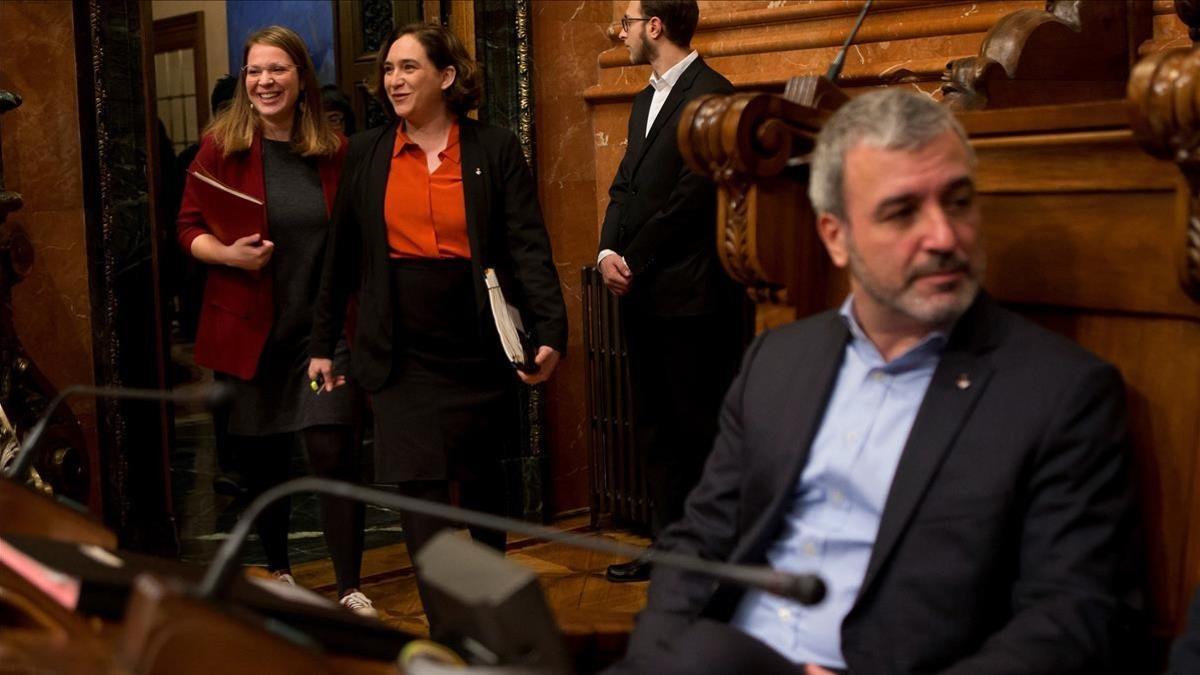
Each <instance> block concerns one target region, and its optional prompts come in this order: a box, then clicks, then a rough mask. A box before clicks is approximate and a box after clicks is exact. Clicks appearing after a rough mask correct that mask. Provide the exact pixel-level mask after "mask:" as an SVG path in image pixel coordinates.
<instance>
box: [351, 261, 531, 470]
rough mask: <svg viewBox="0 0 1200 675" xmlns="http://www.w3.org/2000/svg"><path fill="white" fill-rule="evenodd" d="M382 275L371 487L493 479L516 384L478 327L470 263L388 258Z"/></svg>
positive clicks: (511, 427) (511, 436)
mask: <svg viewBox="0 0 1200 675" xmlns="http://www.w3.org/2000/svg"><path fill="white" fill-rule="evenodd" d="M391 268H392V275H391V279H392V314H393V316H394V317H395V329H394V331H393V333H392V334H393V336H394V338H393V339H394V340H395V344H394V345H393V349H392V354H393V357H392V372H391V376H390V377H389V378H388V382H387V384H385V385H384V386H383V388H382V389H380V390H379V391H377V392H375V393H374V394H373V395H372V401H373V403H374V408H375V480H376V481H378V482H381V483H396V482H402V481H410V480H445V479H459V480H474V479H479V478H485V477H487V476H489V475H494V476H497V477H498V476H499V474H498V471H499V465H500V459H501V458H503V457H504V456H506V454H507V453H508V451H509V449H510V447H511V445H512V443H513V442H515V439H516V436H517V433H518V419H519V418H518V416H517V402H516V386H517V379H516V375H515V373H514V371H513V369H512V367H511V366H510V365H508V363H507V362H506V361H505V360H504V357H503V352H502V351H501V348H500V341H499V338H498V337H497V336H496V334H495V331H493V330H485V328H490V325H489V324H486V323H484V322H481V320H480V315H479V310H478V306H477V305H476V302H475V283H474V279H473V277H472V271H471V261H469V260H464V259H429V258H414V259H410V258H397V259H393V260H392V265H391ZM497 479H498V478H497Z"/></svg>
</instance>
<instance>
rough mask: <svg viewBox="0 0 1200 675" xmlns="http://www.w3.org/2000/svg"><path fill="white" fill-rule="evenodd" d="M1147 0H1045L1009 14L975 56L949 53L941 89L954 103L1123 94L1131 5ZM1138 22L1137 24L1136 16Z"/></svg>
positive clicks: (1001, 104)
mask: <svg viewBox="0 0 1200 675" xmlns="http://www.w3.org/2000/svg"><path fill="white" fill-rule="evenodd" d="M1148 9H1149V3H1132V4H1131V5H1129V6H1127V5H1126V3H1123V2H1109V1H1107V0H1048V1H1047V2H1046V9H1045V10H1037V9H1023V10H1019V11H1016V12H1013V13H1012V14H1009V15H1007V16H1005V17H1004V18H1003V19H1001V20H1000V21H998V22H996V24H995V25H994V26H992V28H991V30H989V31H988V32H987V35H985V36H984V38H983V44H982V45H981V46H980V48H979V54H978V55H977V56H969V57H967V58H964V59H956V60H954V61H951V62H950V63H949V64H948V65H947V67H946V72H945V73H944V74H943V75H942V79H943V81H944V82H945V84H943V85H942V89H941V92H942V96H943V99H944V100H945V101H946V103H947V104H948V105H950V106H951V107H952V108H954V109H955V110H979V109H983V108H989V109H995V108H1010V107H1014V106H1020V105H1049V104H1054V103H1078V102H1083V101H1096V100H1103V99H1113V98H1120V97H1121V95H1122V91H1123V89H1124V83H1125V81H1126V78H1127V76H1128V74H1129V54H1128V50H1129V43H1130V36H1129V30H1130V25H1131V12H1141V11H1147V10H1148ZM1138 25H1140V24H1138Z"/></svg>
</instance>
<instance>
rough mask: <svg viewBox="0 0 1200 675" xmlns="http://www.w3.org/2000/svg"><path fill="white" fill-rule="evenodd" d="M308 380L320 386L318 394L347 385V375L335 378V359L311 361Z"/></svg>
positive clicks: (314, 359) (309, 362)
mask: <svg viewBox="0 0 1200 675" xmlns="http://www.w3.org/2000/svg"><path fill="white" fill-rule="evenodd" d="M308 379H309V380H311V381H312V382H316V383H317V384H318V385H320V388H319V389H317V390H316V392H317V393H318V394H319V393H321V392H322V391H333V390H334V389H335V388H337V387H340V386H342V385H343V384H346V376H345V375H337V376H334V374H333V359H320V358H313V359H309V361H308Z"/></svg>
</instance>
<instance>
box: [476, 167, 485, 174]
mask: <svg viewBox="0 0 1200 675" xmlns="http://www.w3.org/2000/svg"><path fill="white" fill-rule="evenodd" d="M475 175H476V176H482V175H483V169H481V168H479V167H475Z"/></svg>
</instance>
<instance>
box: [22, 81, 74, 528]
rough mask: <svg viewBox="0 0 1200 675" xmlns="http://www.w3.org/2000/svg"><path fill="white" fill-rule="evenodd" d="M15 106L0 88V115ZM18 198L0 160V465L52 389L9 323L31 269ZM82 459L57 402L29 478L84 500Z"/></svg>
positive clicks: (63, 409)
mask: <svg viewBox="0 0 1200 675" xmlns="http://www.w3.org/2000/svg"><path fill="white" fill-rule="evenodd" d="M20 105H21V97H20V96H19V95H17V94H16V93H14V92H11V91H3V90H0V115H3V114H4V113H7V112H9V111H11V110H15V109H16V108H18V107H20ZM23 203H24V202H23V200H22V198H21V195H20V193H18V192H13V191H10V190H7V189H5V186H4V164H3V161H0V415H3V416H5V418H6V419H5V420H4V424H2V425H0V426H3V427H4V431H0V439H3V440H6V441H7V443H5V444H4V447H0V465H3V464H5V463H7V462H10V461H12V459H13V457H14V454H13V451H14V450H15V448H16V443H15V441H16V439H17V437H18V436H23V435H24V432H25V431H26V430H28V429H30V428H32V427H33V425H34V424H35V423H36V422H37V420H38V418H39V417H40V416H41V415H42V412H43V411H44V410H45V409H46V404H47V403H48V402H49V401H50V400H51V399H53V398H54V396H55V395H56V394H57V393H58V391H57V390H56V389H55V387H54V385H52V384H51V383H50V381H49V380H48V379H47V378H46V377H45V376H44V375H43V374H42V372H41V371H40V370H39V369H38V367H37V364H35V363H34V361H33V359H32V358H31V357H30V356H29V354H28V353H27V352H26V351H25V347H24V345H22V344H21V339H20V337H19V336H18V335H17V330H16V326H15V324H14V323H13V315H12V313H13V307H12V288H13V286H15V285H17V284H19V283H21V281H22V280H23V279H24V278H25V277H26V276H28V275H29V273H30V271H31V270H32V269H33V257H34V256H33V244H32V243H31V242H30V240H29V235H28V234H26V232H25V229H24V228H22V227H21V226H20V225H19V224H17V223H12V222H7V221H8V216H9V215H10V214H12V213H15V212H17V211H18V210H20V208H21V206H22V205H23ZM5 432H7V433H5ZM6 450H7V452H6ZM86 458H87V453H86V449H85V445H84V440H83V431H82V429H81V428H80V426H79V421H78V420H77V419H76V418H75V415H74V414H72V413H71V411H70V410H69V409H67V407H66V406H60V407H59V408H58V410H56V411H55V413H54V417H53V418H52V420H51V423H50V426H49V428H48V430H47V435H46V437H45V445H44V446H43V452H42V454H41V455H40V456H39V457H38V459H37V460H36V461H35V470H34V476H35V478H34V481H35V482H36V483H38V484H39V486H41V487H43V488H48V489H47V491H50V489H49V488H52V490H53V492H56V493H58V494H63V495H66V496H68V497H71V498H72V499H74V500H76V501H81V502H82V501H86V498H87V492H88V476H87V469H88V466H87V459H86ZM43 480H44V481H45V482H42V481H43ZM3 501H4V499H3V498H0V502H3ZM3 512H4V511H3V509H0V513H3Z"/></svg>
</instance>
